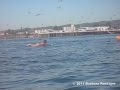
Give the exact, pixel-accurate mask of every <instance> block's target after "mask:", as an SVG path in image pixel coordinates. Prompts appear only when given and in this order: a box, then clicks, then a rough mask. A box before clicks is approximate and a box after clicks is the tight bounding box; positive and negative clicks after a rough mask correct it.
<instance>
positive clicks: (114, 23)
mask: <svg viewBox="0 0 120 90" xmlns="http://www.w3.org/2000/svg"><path fill="white" fill-rule="evenodd" d="M96 26H109V27H111V28H115V29H120V20H112V21H100V22H92V23H82V24H76V27H96Z"/></svg>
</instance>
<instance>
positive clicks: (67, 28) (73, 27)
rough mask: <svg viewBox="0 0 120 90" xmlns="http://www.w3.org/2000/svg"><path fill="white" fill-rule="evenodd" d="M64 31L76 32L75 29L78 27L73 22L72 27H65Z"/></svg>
mask: <svg viewBox="0 0 120 90" xmlns="http://www.w3.org/2000/svg"><path fill="white" fill-rule="evenodd" d="M63 31H64V32H74V31H76V27H75V26H74V24H72V25H71V26H70V27H63Z"/></svg>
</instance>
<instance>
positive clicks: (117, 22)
mask: <svg viewBox="0 0 120 90" xmlns="http://www.w3.org/2000/svg"><path fill="white" fill-rule="evenodd" d="M70 25H71V24H66V25H61V26H47V27H36V28H23V29H16V30H11V29H9V30H6V31H5V32H7V33H11V34H15V33H17V32H24V33H26V32H31V31H34V30H36V29H53V30H62V29H63V27H66V26H70ZM75 26H76V28H79V27H96V26H109V27H110V28H114V29H120V20H112V21H100V22H92V23H82V24H75Z"/></svg>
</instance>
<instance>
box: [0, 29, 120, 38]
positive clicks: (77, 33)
mask: <svg viewBox="0 0 120 90" xmlns="http://www.w3.org/2000/svg"><path fill="white" fill-rule="evenodd" d="M101 34H120V30H109V31H87V32H81V31H74V32H49V33H40V34H29V35H25V34H19V35H17V34H14V35H13V34H5V35H2V36H0V39H14V38H34V37H39V38H50V37H64V36H81V35H101Z"/></svg>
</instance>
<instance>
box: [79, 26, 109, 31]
mask: <svg viewBox="0 0 120 90" xmlns="http://www.w3.org/2000/svg"><path fill="white" fill-rule="evenodd" d="M108 30H109V26H98V27H80V28H79V29H78V31H81V32H90V31H108Z"/></svg>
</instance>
